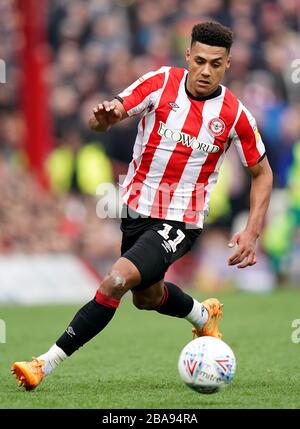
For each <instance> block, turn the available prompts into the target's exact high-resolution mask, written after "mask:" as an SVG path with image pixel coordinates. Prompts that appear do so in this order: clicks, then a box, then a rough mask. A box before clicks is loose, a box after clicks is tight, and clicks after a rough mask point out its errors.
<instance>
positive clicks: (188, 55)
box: [185, 48, 191, 63]
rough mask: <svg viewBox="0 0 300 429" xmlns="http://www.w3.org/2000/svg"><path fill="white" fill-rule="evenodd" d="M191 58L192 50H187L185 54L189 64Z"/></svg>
mask: <svg viewBox="0 0 300 429" xmlns="http://www.w3.org/2000/svg"><path fill="white" fill-rule="evenodd" d="M190 58H191V50H190V48H187V50H186V53H185V59H186V62H187V63H188V62H189V60H190Z"/></svg>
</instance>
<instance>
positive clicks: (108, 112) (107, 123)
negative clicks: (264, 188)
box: [93, 101, 122, 130]
mask: <svg viewBox="0 0 300 429" xmlns="http://www.w3.org/2000/svg"><path fill="white" fill-rule="evenodd" d="M93 113H94V116H95V119H96V120H97V122H98V124H99V126H100V127H102V128H103V129H105V130H107V129H109V128H110V127H111V126H112V125H114V124H116V123H117V122H119V121H120V120H121V119H122V113H121V112H120V110H119V109H118V107H117V106H116V104H115V103H114V101H103V103H99V104H98V105H97V106H96V107H95V108H94V109H93Z"/></svg>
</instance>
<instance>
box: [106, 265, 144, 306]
mask: <svg viewBox="0 0 300 429" xmlns="http://www.w3.org/2000/svg"><path fill="white" fill-rule="evenodd" d="M127 262H128V263H126V261H125V262H124V261H122V262H121V263H120V262H117V263H116V264H115V265H114V266H113V267H112V269H111V271H110V273H109V274H108V275H107V276H106V277H105V279H104V280H103V281H102V282H101V284H100V286H99V291H100V292H101V293H103V294H104V295H106V296H109V297H111V298H121V297H122V296H123V295H124V294H125V293H126V292H127V291H128V290H129V289H130V288H131V287H133V286H136V285H137V284H138V283H139V281H140V273H139V272H138V270H137V268H136V267H135V266H134V265H133V264H132V263H131V262H130V261H127Z"/></svg>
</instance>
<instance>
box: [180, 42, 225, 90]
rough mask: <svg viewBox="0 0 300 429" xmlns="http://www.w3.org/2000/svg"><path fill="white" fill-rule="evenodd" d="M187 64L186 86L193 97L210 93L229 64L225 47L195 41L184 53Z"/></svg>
mask: <svg viewBox="0 0 300 429" xmlns="http://www.w3.org/2000/svg"><path fill="white" fill-rule="evenodd" d="M186 61H187V64H188V70H189V74H188V80H187V88H188V90H189V91H190V92H191V93H192V94H193V95H194V96H195V97H205V96H207V95H210V94H212V93H213V92H214V91H215V90H216V89H217V87H218V85H219V84H220V82H221V80H222V79H223V76H224V73H225V71H226V69H228V68H229V66H230V56H229V54H228V51H227V49H226V48H223V47H220V46H209V45H205V44H203V43H200V42H195V43H194V44H193V45H192V46H191V48H190V49H188V50H187V53H186Z"/></svg>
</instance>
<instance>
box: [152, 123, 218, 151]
mask: <svg viewBox="0 0 300 429" xmlns="http://www.w3.org/2000/svg"><path fill="white" fill-rule="evenodd" d="M157 133H158V134H159V135H160V136H162V137H165V138H166V139H171V140H173V141H174V142H175V143H179V142H181V143H182V145H183V146H187V147H191V148H192V149H197V150H200V151H202V152H207V153H215V152H218V151H219V150H220V148H219V146H216V145H214V144H210V143H202V142H199V140H197V139H196V137H192V136H190V135H189V134H187V133H184V132H182V131H180V130H171V129H170V128H167V126H166V124H164V123H163V122H162V121H160V123H159V129H158V131H157Z"/></svg>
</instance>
